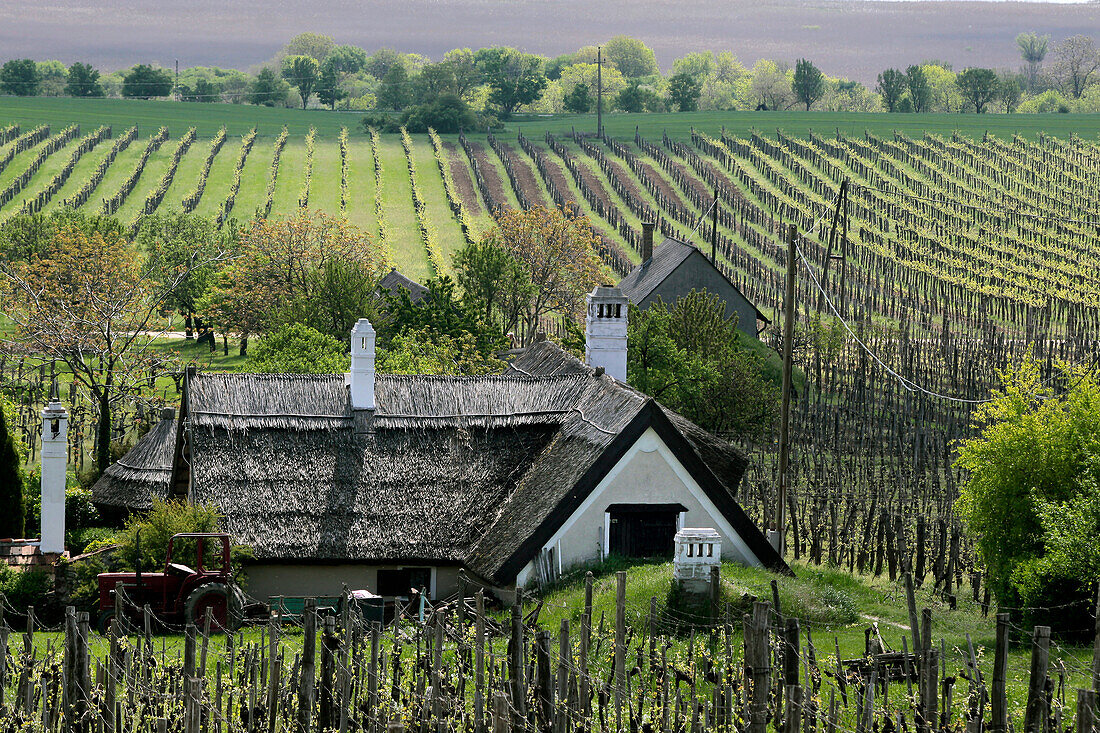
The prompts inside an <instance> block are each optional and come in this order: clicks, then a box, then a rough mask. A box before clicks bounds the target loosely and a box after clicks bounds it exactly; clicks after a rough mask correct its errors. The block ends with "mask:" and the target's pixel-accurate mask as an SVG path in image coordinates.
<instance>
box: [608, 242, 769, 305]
mask: <svg viewBox="0 0 1100 733" xmlns="http://www.w3.org/2000/svg"><path fill="white" fill-rule="evenodd" d="M695 253H698V254H699V256H700V257H701V258H702V259H703V260H704V261H705V262H706V263H707V264H708V265H709V266H710V267H712V268H714V271H715V272H716V273H718V274H719V275H720V276H721V277H722V279H723V280H725V281H726V284H727V285H729V287H730V289H732V290H734V291H736V292H737V293H738V294H739V295H740V296H741V297H742V298H744V299H745V302H746V303H749V305H752V303H751V302H750V301H749V299H748V298H745V296H744V294H743V293H741V290H740V289H739V288H738V287H737V286H736V285H734V284H733V283H732V282H731V281H730V279H729V278H728V277H727V276H726V274H725V273H724V272H722V270H721V268H719V267H715V265H714V263H713V262H711V261H710V258H709V257H707V256H706V255H705V254H703V253H702V252H700V251H699V249H698V248H697V247H696V246H695V245H693V244H688V243H687V242H681V241H679V240H678V239H672V238H671V237H668V238H666V239H665V241H664V242H662V243H661V244H660V246H658V247H657V248H655V249H654V250H653V256H652V257H651V258H650V259H648V260H646V261H645V262H643V263H642V264H640V265H636V266H635V267H634V269H633V270H631V271H630V272H628V273H627V274H626V277H624V278H623V279H622V280H620V281H619V289H620V290H622V291H623V295H625V296H626V297H627V300H629V301H630V302H631V303H634V304H635V305H637V304H639V303H641V302H642V301H644V300H645V299H646V298H648V297H649V295H650V294H651V293H652V292H653V291H654V290H656V289H657V288H658V287H660V286H661V283H663V282H664V281H665V280H666V279H667V278H668V276H669V275H671V274H672V273H673V272H675V271H676V268H678V267H679V266H680V265H682V264H684V262H686V261H687V259H688V258H689V257H691V256H692V255H693V254H695ZM684 295H687V293H684ZM752 307H753V309H755V310H756V317H757V318H758V319H761V320H763V321H765V322H767V321H768V318H767V316H765V315H764V314H763V313H761V312H760V309H759V308H757V307H756V306H755V305H752Z"/></svg>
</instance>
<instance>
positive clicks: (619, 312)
mask: <svg viewBox="0 0 1100 733" xmlns="http://www.w3.org/2000/svg"><path fill="white" fill-rule="evenodd" d="M615 317H616V318H622V317H623V305H622V303H616V304H615Z"/></svg>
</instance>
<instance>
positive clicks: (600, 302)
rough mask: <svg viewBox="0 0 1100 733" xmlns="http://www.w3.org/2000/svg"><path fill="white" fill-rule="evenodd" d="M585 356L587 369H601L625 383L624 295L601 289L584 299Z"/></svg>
mask: <svg viewBox="0 0 1100 733" xmlns="http://www.w3.org/2000/svg"><path fill="white" fill-rule="evenodd" d="M585 300H586V302H587V305H588V308H587V314H586V316H585V329H584V356H585V361H586V362H587V363H588V366H590V367H593V368H596V367H603V369H604V371H605V372H607V374H608V375H609V376H612V377H614V378H615V379H617V380H619V381H620V382H623V383H624V384H625V383H626V335H627V314H628V313H629V311H630V301H628V300H627V299H626V296H624V295H623V291H621V290H619V289H618V288H617V287H614V286H612V285H601V286H600V287H598V288H596V289H595V290H593V291H592V292H591V293H589V294H588V296H587V297H586V298H585Z"/></svg>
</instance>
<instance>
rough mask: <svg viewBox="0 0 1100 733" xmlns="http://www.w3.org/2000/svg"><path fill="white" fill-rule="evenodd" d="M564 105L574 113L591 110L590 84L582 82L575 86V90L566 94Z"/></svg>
mask: <svg viewBox="0 0 1100 733" xmlns="http://www.w3.org/2000/svg"><path fill="white" fill-rule="evenodd" d="M620 94H622V92H620ZM564 105H565V111H566V112H573V113H574V114H584V113H586V112H588V111H589V110H591V109H592V95H591V94H590V93H589V91H588V85H587V84H584V83H583V82H582V83H580V84H577V85H576V86H574V87H573V90H572V91H571V92H569V93H568V94H566V95H565V99H564Z"/></svg>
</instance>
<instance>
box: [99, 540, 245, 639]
mask: <svg viewBox="0 0 1100 733" xmlns="http://www.w3.org/2000/svg"><path fill="white" fill-rule="evenodd" d="M138 542H139V545H138V548H139V549H138V556H139V557H140V555H141V551H140V537H139V538H138ZM177 560H179V562H177ZM184 562H191V563H193V564H194V566H195V567H194V568H192V567H189V566H188V565H186V564H183V563H184ZM118 583H121V584H122V589H123V593H125V596H126V597H125V599H124V600H123V604H122V605H123V608H124V609H125V610H124V611H123V613H125V614H126V615H127V616H128V617H130V618H131V620H132V621H133V622H134V623H135V624H137V625H138V626H141V624H142V623H144V622H143V619H142V617H143V611H142V609H143V607H144V606H145V605H146V604H148V605H149V608H150V610H151V611H152V612H153V614H154V615H155V616H156V618H157V619H159V620H160V621H163V622H166V623H169V624H178V625H183V624H195V625H196V626H200V627H201V625H202V624H203V622H204V620H205V618H206V611H207V609H210V613H211V621H212V625H213V626H214V627H215V628H216V629H222V630H225V629H229V630H232V629H236V628H237V627H238V626H240V623H241V618H242V616H243V613H244V594H243V593H242V592H241V589H240V588H239V587H238V586H237V583H236V581H235V580H234V578H233V574H232V569H231V567H230V563H229V535H227V534H199V533H187V534H177V535H174V536H173V537H172V539H170V540H168V557H167V558H166V559H165V561H164V572H163V573H143V572H141V570H140V569H139V570H138V571H137V572H136V573H101V574H100V575H99V630H100V631H101V632H103V633H106V632H107V630H108V629H110V627H111V622H112V621H113V620H114V617H115V587H116V585H117V584H118Z"/></svg>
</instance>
